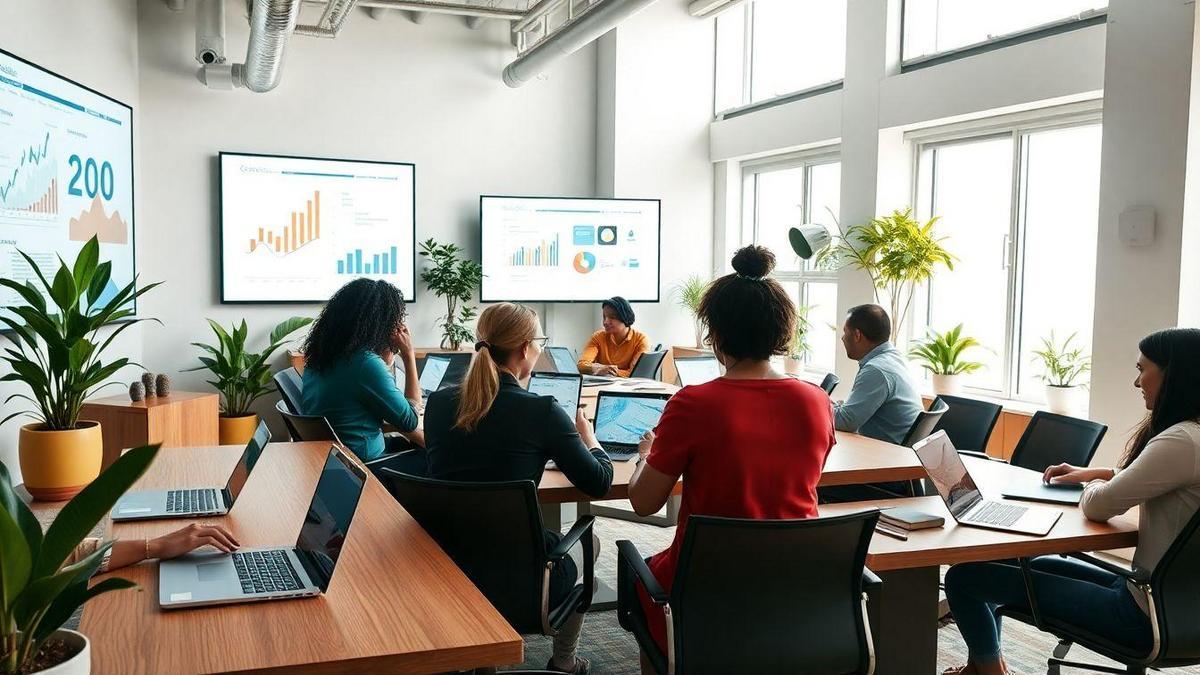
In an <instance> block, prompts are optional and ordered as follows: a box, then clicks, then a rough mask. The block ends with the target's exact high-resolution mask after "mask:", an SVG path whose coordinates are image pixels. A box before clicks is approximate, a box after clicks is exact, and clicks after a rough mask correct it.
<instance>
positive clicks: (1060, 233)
mask: <svg viewBox="0 0 1200 675" xmlns="http://www.w3.org/2000/svg"><path fill="white" fill-rule="evenodd" d="M918 159H919V162H918V168H917V176H918V179H917V195H916V196H917V200H916V204H917V212H918V215H919V216H920V217H921V218H922V219H926V218H929V217H931V216H937V217H938V218H939V221H938V224H937V225H936V231H937V233H938V234H939V235H941V236H943V237H945V238H946V240H945V242H944V245H945V247H946V248H947V249H948V250H949V251H950V252H951V253H952V254H953V255H954V256H955V257H956V258H957V261H956V262H955V265H954V270H953V271H947V270H942V271H939V272H938V273H937V274H936V275H935V276H934V279H933V281H932V282H931V283H930V284H929V287H928V289H927V293H926V294H924V295H923V297H922V298H921V301H920V306H919V307H917V310H916V319H917V320H916V321H915V322H914V323H915V325H914V328H915V329H916V331H915V333H916V336H919V335H920V330H921V329H923V328H924V327H926V326H927V327H930V328H933V329H936V330H938V331H945V330H947V329H950V328H953V327H954V326H955V325H957V324H960V323H961V324H963V332H964V334H967V335H970V336H972V337H975V338H976V339H978V340H979V341H980V342H981V343H983V345H984V347H985V349H983V350H975V351H974V353H971V354H970V358H971V359H972V360H976V361H981V362H983V363H984V364H985V366H986V367H985V368H984V369H983V370H981V371H979V372H977V373H974V374H972V375H969V376H967V379H966V383H967V385H968V386H970V387H973V388H975V389H977V390H981V391H983V392H985V393H991V394H994V395H997V396H1003V397H1008V398H1019V399H1025V400H1030V401H1040V400H1042V396H1043V383H1042V382H1041V380H1039V379H1037V376H1038V375H1039V374H1041V368H1040V365H1039V364H1037V363H1034V361H1033V355H1032V350H1034V349H1038V348H1039V347H1040V345H1041V341H1042V338H1044V337H1049V336H1050V334H1051V332H1053V334H1054V335H1055V337H1056V338H1057V339H1058V340H1059V341H1061V340H1062V339H1063V338H1065V337H1067V336H1069V335H1072V334H1076V338H1075V342H1074V343H1073V344H1075V345H1076V346H1081V347H1083V348H1084V349H1085V350H1087V351H1089V352H1090V350H1091V343H1092V308H1093V297H1094V291H1095V278H1096V274H1095V272H1096V232H1097V218H1098V209H1099V187H1100V124H1099V123H1098V121H1095V120H1094V119H1092V118H1087V119H1085V120H1084V121H1082V122H1080V123H1076V124H1074V125H1071V126H1055V127H1041V128H1038V127H1026V128H1020V127H1017V128H1010V129H1008V130H1006V131H1002V132H998V133H993V134H991V135H988V136H984V137H976V138H970V139H966V140H953V141H945V142H939V143H927V144H924V145H921V146H919V155H918ZM922 319H923V321H922Z"/></svg>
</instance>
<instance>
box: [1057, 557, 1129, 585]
mask: <svg viewBox="0 0 1200 675" xmlns="http://www.w3.org/2000/svg"><path fill="white" fill-rule="evenodd" d="M1064 555H1066V556H1067V557H1070V558H1075V559H1076V560H1082V561H1083V562H1085V563H1087V564H1089V565H1095V566H1096V567H1099V568H1100V569H1102V570H1104V571H1106V572H1112V573H1113V574H1115V575H1117V576H1119V577H1124V578H1126V579H1129V580H1130V581H1132V582H1134V583H1137V584H1147V583H1150V575H1149V574H1147V573H1146V572H1142V571H1137V570H1132V569H1129V568H1127V567H1121V566H1120V565H1116V564H1114V563H1111V562H1108V561H1107V560H1104V559H1103V558H1097V557H1096V556H1094V555H1090V554H1087V553H1066V554H1064Z"/></svg>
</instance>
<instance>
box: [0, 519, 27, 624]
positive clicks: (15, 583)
mask: <svg viewBox="0 0 1200 675" xmlns="http://www.w3.org/2000/svg"><path fill="white" fill-rule="evenodd" d="M0 551H4V554H3V555H0V601H2V602H3V603H4V604H3V607H0V609H3V608H5V607H11V606H12V604H13V602H14V601H15V599H16V598H17V596H19V595H20V594H21V592H22V591H24V590H25V584H26V583H27V582H28V581H29V574H30V571H31V570H32V567H33V552H32V551H30V550H29V542H27V541H26V538H25V534H24V533H23V532H22V531H21V526H20V525H18V524H17V521H16V519H15V518H14V516H13V515H12V514H10V512H9V511H8V510H7V509H0Z"/></svg>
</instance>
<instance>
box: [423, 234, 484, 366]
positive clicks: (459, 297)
mask: <svg viewBox="0 0 1200 675" xmlns="http://www.w3.org/2000/svg"><path fill="white" fill-rule="evenodd" d="M462 252H463V249H462V248H460V247H458V246H457V245H455V244H439V243H437V242H436V241H434V240H433V239H429V240H426V241H424V242H421V250H420V254H421V257H423V258H425V259H426V260H428V261H429V263H430V266H429V267H427V268H426V269H425V270H424V271H423V272H421V281H424V282H425V284H426V285H427V286H429V290H431V291H433V292H434V294H435V295H437V296H438V297H442V298H445V299H446V315H445V316H443V317H441V318H439V319H438V324H437V325H439V326H441V327H442V349H458V348H459V347H461V346H462V344H463V343H464V342H472V341H474V340H475V332H474V331H473V330H472V329H471V327H470V323H471V321H472V320H473V319H474V318H475V315H476V313H477V312H478V311H479V310H478V309H477V308H475V307H474V306H472V305H469V304H467V303H468V302H470V301H471V298H472V297H474V295H475V289H476V288H478V287H479V282H480V281H482V280H483V268H482V267H480V265H479V263H477V262H475V261H474V260H466V259H465V258H462V257H461V256H460V255H459V254H461V253H462ZM459 303H462V305H461V306H459Z"/></svg>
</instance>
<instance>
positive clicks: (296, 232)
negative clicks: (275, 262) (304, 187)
mask: <svg viewBox="0 0 1200 675" xmlns="http://www.w3.org/2000/svg"><path fill="white" fill-rule="evenodd" d="M53 199H55V200H57V195H54V196H53ZM55 208H57V207H55ZM320 238H321V192H320V190H314V191H313V193H312V199H306V200H305V203H304V207H303V208H302V209H301V210H297V211H292V212H291V218H290V220H289V222H287V223H285V224H284V225H283V227H282V228H280V230H279V231H276V230H272V229H268V228H267V227H259V228H258V238H257V239H255V238H251V240H250V249H249V251H250V252H251V253H253V252H254V251H256V250H258V248H259V246H260V245H261V244H267V245H268V247H269V248H270V249H273V250H274V251H275V253H276V254H283V255H287V254H288V253H291V252H293V251H296V250H298V249H300V248H301V247H302V246H303V245H305V244H307V243H308V242H310V241H313V240H315V239H320Z"/></svg>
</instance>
